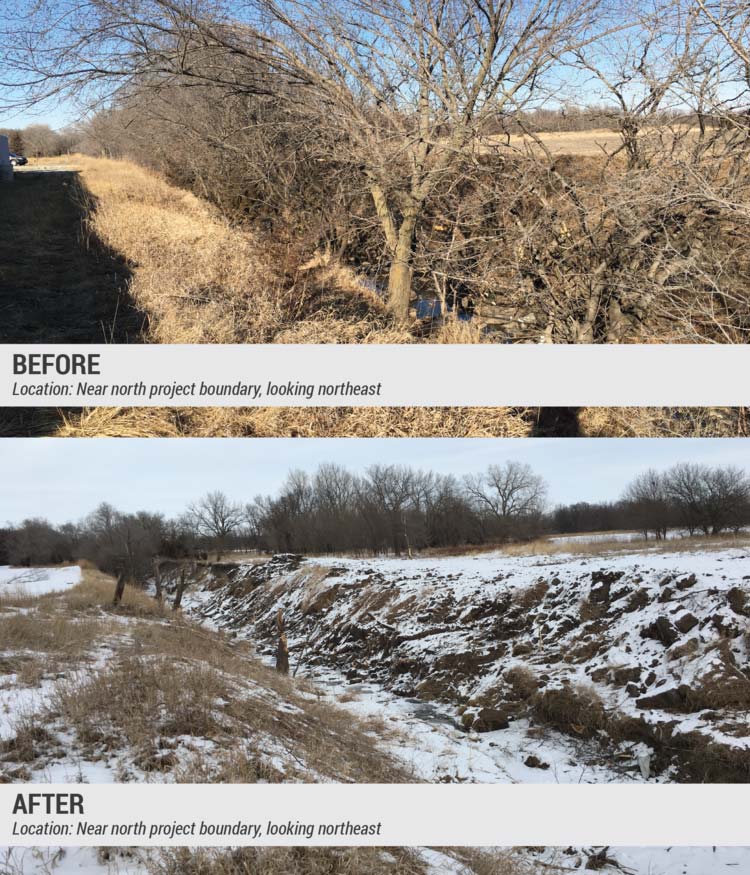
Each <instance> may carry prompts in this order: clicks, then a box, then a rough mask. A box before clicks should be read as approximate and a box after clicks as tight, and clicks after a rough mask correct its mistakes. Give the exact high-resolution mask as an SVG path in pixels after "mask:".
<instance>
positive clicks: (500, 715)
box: [461, 706, 515, 732]
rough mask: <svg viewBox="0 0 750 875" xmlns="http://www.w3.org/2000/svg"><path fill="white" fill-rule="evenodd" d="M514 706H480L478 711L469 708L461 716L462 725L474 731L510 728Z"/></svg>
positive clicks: (494, 730)
mask: <svg viewBox="0 0 750 875" xmlns="http://www.w3.org/2000/svg"><path fill="white" fill-rule="evenodd" d="M514 710H515V709H513V708H512V707H508V706H505V707H501V708H479V710H478V711H474V710H467V711H465V712H464V713H463V714H462V716H461V725H462V726H464V727H465V728H467V729H471V730H472V731H473V732H497V731H498V730H499V729H508V727H509V726H510V721H511V720H512V719H513V711H514Z"/></svg>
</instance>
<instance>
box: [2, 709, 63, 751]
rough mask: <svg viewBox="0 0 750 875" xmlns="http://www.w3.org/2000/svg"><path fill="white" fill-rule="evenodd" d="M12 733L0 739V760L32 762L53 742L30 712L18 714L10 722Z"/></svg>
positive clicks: (51, 737)
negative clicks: (8, 736)
mask: <svg viewBox="0 0 750 875" xmlns="http://www.w3.org/2000/svg"><path fill="white" fill-rule="evenodd" d="M12 729H13V735H12V736H11V737H10V738H7V739H5V740H2V739H0V760H6V761H8V762H14V763H33V762H35V761H36V760H37V759H38V758H39V757H40V756H42V754H44V753H45V752H46V751H47V750H48V749H49V747H50V746H51V745H52V744H53V743H54V738H53V736H52V735H51V734H50V733H49V732H48V730H47V729H45V727H44V726H42V725H41V723H40V722H39V721H38V720H37V719H36V718H35V717H34V716H33V715H31V714H20V715H18V716H17V717H16V718H15V720H14V721H13V723H12Z"/></svg>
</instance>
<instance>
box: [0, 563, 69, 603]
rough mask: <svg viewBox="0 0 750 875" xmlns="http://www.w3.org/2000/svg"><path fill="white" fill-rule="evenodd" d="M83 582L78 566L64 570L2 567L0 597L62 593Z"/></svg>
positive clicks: (0, 568)
mask: <svg viewBox="0 0 750 875" xmlns="http://www.w3.org/2000/svg"><path fill="white" fill-rule="evenodd" d="M80 581H81V569H80V568H79V567H78V566H77V565H66V566H65V567H64V568H14V567H12V566H10V565H0V597H1V596H2V595H3V594H11V593H12V594H22V595H31V596H39V595H46V594H47V593H50V592H61V591H62V590H65V589H67V588H68V587H69V586H73V585H74V584H76V583H80Z"/></svg>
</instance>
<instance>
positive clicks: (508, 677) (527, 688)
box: [503, 665, 539, 702]
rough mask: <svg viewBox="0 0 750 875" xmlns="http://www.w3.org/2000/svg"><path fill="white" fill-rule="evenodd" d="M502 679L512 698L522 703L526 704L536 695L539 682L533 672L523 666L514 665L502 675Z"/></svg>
mask: <svg viewBox="0 0 750 875" xmlns="http://www.w3.org/2000/svg"><path fill="white" fill-rule="evenodd" d="M503 679H504V680H505V681H506V683H508V684H509V685H510V688H511V690H512V691H513V696H514V697H515V698H516V699H520V700H521V701H522V702H527V701H528V700H529V699H531V698H532V697H533V696H535V695H536V693H537V691H538V689H539V681H538V680H537V677H536V675H535V674H534V672H533V671H532V670H531V669H530V668H527V667H526V666H525V665H514V666H512V667H511V668H509V669H507V671H506V672H505V673H504V674H503Z"/></svg>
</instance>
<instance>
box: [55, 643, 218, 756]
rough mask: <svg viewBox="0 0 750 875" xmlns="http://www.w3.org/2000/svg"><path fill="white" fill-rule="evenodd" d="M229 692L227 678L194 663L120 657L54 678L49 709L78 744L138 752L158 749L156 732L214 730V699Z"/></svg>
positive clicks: (207, 732)
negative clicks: (101, 666) (74, 734)
mask: <svg viewBox="0 0 750 875" xmlns="http://www.w3.org/2000/svg"><path fill="white" fill-rule="evenodd" d="M229 694H230V688H229V685H228V683H227V681H226V680H225V679H224V678H222V677H221V675H219V674H218V672H216V671H214V670H213V669H210V668H208V667H207V666H204V665H201V664H200V663H198V664H186V663H177V662H175V661H173V660H169V659H152V660H143V659H128V658H124V659H123V658H120V659H118V660H117V661H116V662H115V663H114V664H113V665H111V666H109V667H107V668H104V669H102V670H101V671H98V672H96V673H95V674H88V673H87V674H79V675H77V676H74V677H72V678H68V679H64V680H62V681H60V682H59V683H58V685H57V686H56V688H55V691H54V693H53V695H52V697H51V709H52V711H53V712H54V713H55V714H56V715H59V716H61V717H63V718H64V719H65V721H66V723H67V724H68V725H70V726H72V727H74V728H75V730H76V732H77V734H78V737H79V739H80V740H81V741H83V742H84V743H97V742H107V743H110V744H111V743H113V742H117V741H119V742H120V743H122V742H127V743H128V744H130V745H132V746H133V747H134V748H136V749H137V750H139V751H141V752H143V751H145V750H151V749H154V748H159V747H160V744H159V741H160V738H161V737H162V736H176V735H195V736H200V737H203V738H211V737H212V736H213V735H215V734H217V733H218V732H220V729H221V727H220V725H219V723H218V721H217V709H218V704H219V701H220V700H221V699H223V698H225V697H226V696H228V695H229Z"/></svg>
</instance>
